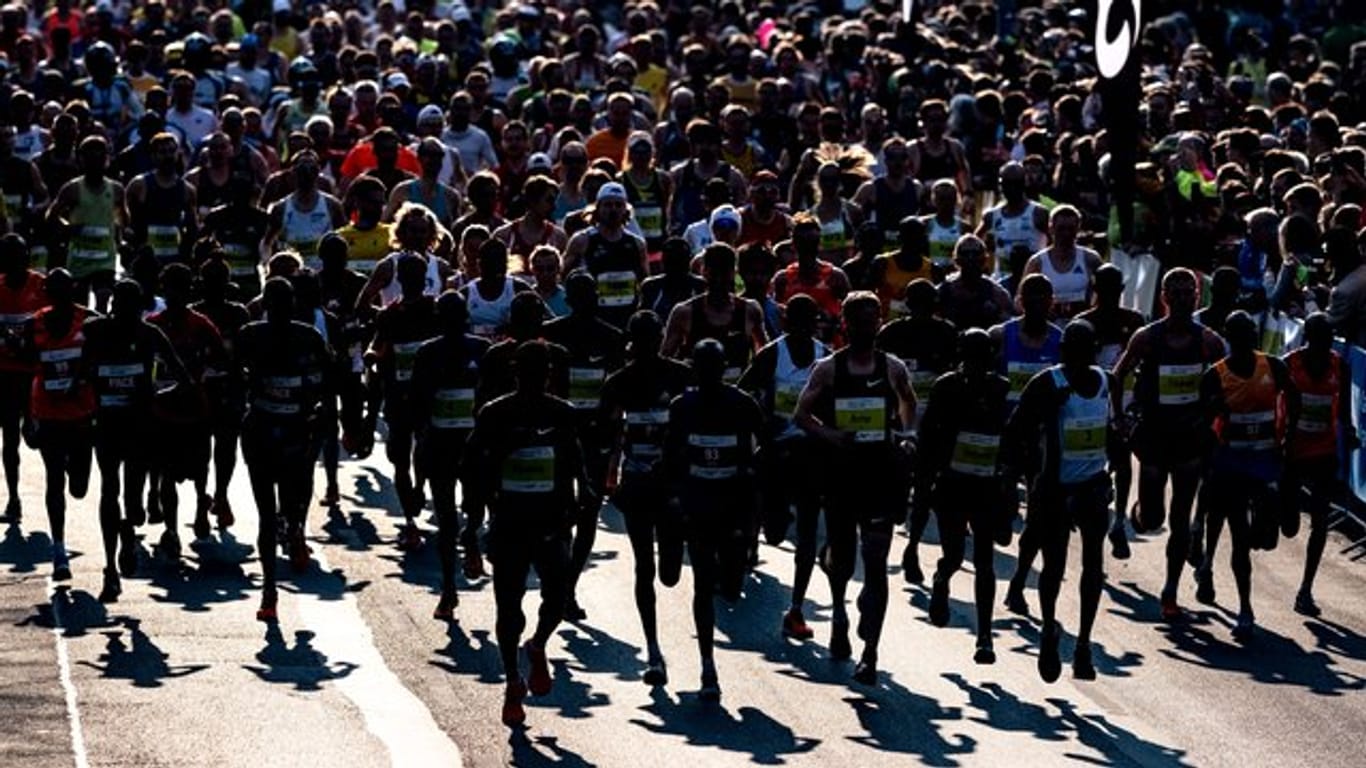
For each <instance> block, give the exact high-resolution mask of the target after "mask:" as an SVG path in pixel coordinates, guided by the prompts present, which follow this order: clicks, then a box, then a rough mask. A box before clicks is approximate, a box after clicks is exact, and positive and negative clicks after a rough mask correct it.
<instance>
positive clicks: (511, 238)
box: [492, 176, 569, 272]
mask: <svg viewBox="0 0 1366 768" xmlns="http://www.w3.org/2000/svg"><path fill="white" fill-rule="evenodd" d="M559 194H560V187H559V185H558V184H556V183H555V182H554V181H552V180H551V179H548V178H546V177H545V176H535V177H532V178H530V179H528V180H527V182H526V184H525V185H524V186H523V187H522V199H523V201H525V203H526V213H525V214H523V215H522V216H521V217H520V218H517V219H513V220H512V221H509V222H508V223H506V224H504V225H503V226H501V227H499V228H498V229H495V230H494V231H493V235H492V237H493V239H494V240H497V241H499V242H501V243H503V244H504V245H506V246H507V248H508V252H509V253H510V254H511V255H512V256H514V257H515V258H516V260H517V266H516V267H515V271H517V272H526V271H527V267H528V265H529V263H530V258H531V252H532V251H534V250H536V249H537V248H538V247H540V246H542V245H549V246H551V247H553V248H555V250H557V251H563V250H564V249H565V245H566V244H567V243H568V242H569V237H568V236H567V235H565V233H564V230H563V229H561V228H560V227H559V226H558V225H557V224H555V222H553V221H551V219H550V216H551V214H552V213H554V211H555V200H556V199H557V198H558V197H559ZM505 269H506V267H505Z"/></svg>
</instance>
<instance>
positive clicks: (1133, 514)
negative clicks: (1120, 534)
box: [1129, 502, 1152, 536]
mask: <svg viewBox="0 0 1366 768" xmlns="http://www.w3.org/2000/svg"><path fill="white" fill-rule="evenodd" d="M1129 526H1130V527H1131V528H1133V529H1134V533H1136V534H1138V535H1140V536H1142V535H1143V534H1145V533H1152V531H1149V530H1148V527H1147V526H1146V525H1144V524H1143V516H1142V515H1140V514H1139V513H1138V503H1137V502H1135V503H1134V505H1133V506H1132V507H1129Z"/></svg>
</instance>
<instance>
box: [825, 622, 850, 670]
mask: <svg viewBox="0 0 1366 768" xmlns="http://www.w3.org/2000/svg"><path fill="white" fill-rule="evenodd" d="M853 655H854V649H853V647H851V646H850V645H849V620H848V619H843V620H841V619H836V620H834V621H833V622H831V623H830V658H831V660H833V661H845V660H846V659H848V658H849V657H850V656H853Z"/></svg>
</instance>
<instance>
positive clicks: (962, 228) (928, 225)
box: [920, 179, 969, 282]
mask: <svg viewBox="0 0 1366 768" xmlns="http://www.w3.org/2000/svg"><path fill="white" fill-rule="evenodd" d="M930 204H931V205H932V206H933V207H934V213H931V214H929V215H927V216H923V217H921V219H920V220H921V221H923V222H924V223H925V235H926V237H927V238H928V239H929V241H930V266H932V267H934V270H935V280H936V281H937V282H943V281H944V277H945V276H947V275H948V274H949V273H950V272H952V271H953V249H954V247H956V246H957V245H958V241H959V239H961V238H962V237H963V235H966V234H969V229H968V225H967V222H965V221H963V219H962V217H960V216H959V215H958V209H959V201H958V185H957V184H954V183H953V179H940V180H939V181H936V182H934V184H933V185H931V186H930Z"/></svg>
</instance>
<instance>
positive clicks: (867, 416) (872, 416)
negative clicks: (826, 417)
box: [835, 397, 887, 443]
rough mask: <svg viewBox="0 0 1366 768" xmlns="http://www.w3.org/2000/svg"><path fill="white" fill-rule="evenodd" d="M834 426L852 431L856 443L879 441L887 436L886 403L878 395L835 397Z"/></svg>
mask: <svg viewBox="0 0 1366 768" xmlns="http://www.w3.org/2000/svg"><path fill="white" fill-rule="evenodd" d="M835 428H836V429H838V430H840V431H841V432H852V433H853V434H854V442H856V443H880V442H883V441H884V440H886V438H887V403H886V402H885V401H884V400H883V399H882V398H880V397H839V398H836V399H835Z"/></svg>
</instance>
